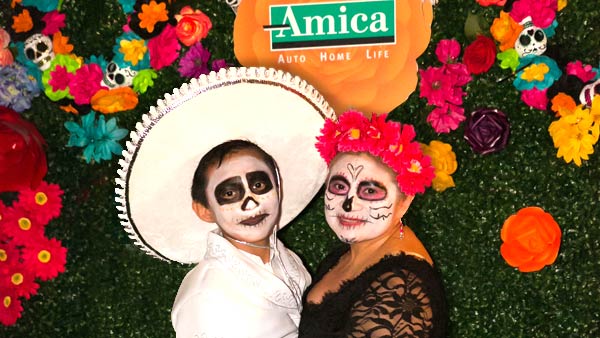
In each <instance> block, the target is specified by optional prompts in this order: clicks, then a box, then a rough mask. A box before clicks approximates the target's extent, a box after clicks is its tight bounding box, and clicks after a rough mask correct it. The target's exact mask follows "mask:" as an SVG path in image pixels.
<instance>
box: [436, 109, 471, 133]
mask: <svg viewBox="0 0 600 338" xmlns="http://www.w3.org/2000/svg"><path fill="white" fill-rule="evenodd" d="M464 120H465V110H464V108H462V107H460V106H457V105H453V104H445V105H443V106H440V107H436V108H435V109H433V110H432V111H431V113H429V115H428V116H427V122H429V124H430V125H431V126H432V127H433V129H434V130H435V131H436V132H437V133H449V132H450V131H452V130H456V128H458V126H459V125H460V123H461V122H462V121H464Z"/></svg>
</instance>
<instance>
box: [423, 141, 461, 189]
mask: <svg viewBox="0 0 600 338" xmlns="http://www.w3.org/2000/svg"><path fill="white" fill-rule="evenodd" d="M421 149H422V150H423V153H424V154H425V155H427V156H429V157H431V164H432V165H433V167H434V168H435V171H434V173H435V178H434V179H433V181H432V187H433V189H434V190H435V191H439V192H442V191H444V190H446V189H448V188H451V187H454V186H455V184H454V179H452V176H450V175H452V174H454V172H455V171H456V168H457V166H458V163H457V162H456V154H455V153H454V152H453V151H452V146H451V145H449V144H447V143H444V142H440V141H435V140H434V141H431V142H430V143H429V145H426V144H421Z"/></svg>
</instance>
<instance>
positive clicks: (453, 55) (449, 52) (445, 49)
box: [435, 39, 460, 64]
mask: <svg viewBox="0 0 600 338" xmlns="http://www.w3.org/2000/svg"><path fill="white" fill-rule="evenodd" d="M435 55H436V56H437V58H438V60H439V61H440V62H441V63H444V64H446V63H454V62H456V61H457V60H458V57H459V56H460V44H459V43H458V41H456V40H455V39H443V40H440V42H438V44H437V46H436V47H435Z"/></svg>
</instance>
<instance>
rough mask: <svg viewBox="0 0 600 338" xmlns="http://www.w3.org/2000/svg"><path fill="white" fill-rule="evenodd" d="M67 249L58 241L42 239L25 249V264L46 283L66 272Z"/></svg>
mask: <svg viewBox="0 0 600 338" xmlns="http://www.w3.org/2000/svg"><path fill="white" fill-rule="evenodd" d="M66 263H67V249H66V248H64V247H63V246H62V244H61V242H60V241H59V240H57V239H54V238H52V239H46V238H41V239H39V240H37V241H36V242H35V243H31V244H30V245H27V246H26V247H25V248H24V249H23V264H24V266H26V267H27V269H28V270H29V271H33V272H34V274H35V277H37V278H39V279H41V280H42V281H46V280H49V279H52V278H55V277H56V276H58V274H59V273H62V272H64V271H65V265H66Z"/></svg>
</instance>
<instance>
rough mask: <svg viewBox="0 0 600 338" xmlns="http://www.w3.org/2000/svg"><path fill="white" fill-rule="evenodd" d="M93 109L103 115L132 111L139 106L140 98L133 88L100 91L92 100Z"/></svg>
mask: <svg viewBox="0 0 600 338" xmlns="http://www.w3.org/2000/svg"><path fill="white" fill-rule="evenodd" d="M90 103H91V105H92V109H94V110H96V111H98V112H101V113H103V114H112V113H116V112H120V111H125V110H131V109H133V108H135V106H137V104H138V96H137V94H136V93H135V92H134V91H133V89H131V87H120V88H114V89H110V90H106V89H100V90H99V91H98V92H96V94H94V96H92V99H91V100H90Z"/></svg>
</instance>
